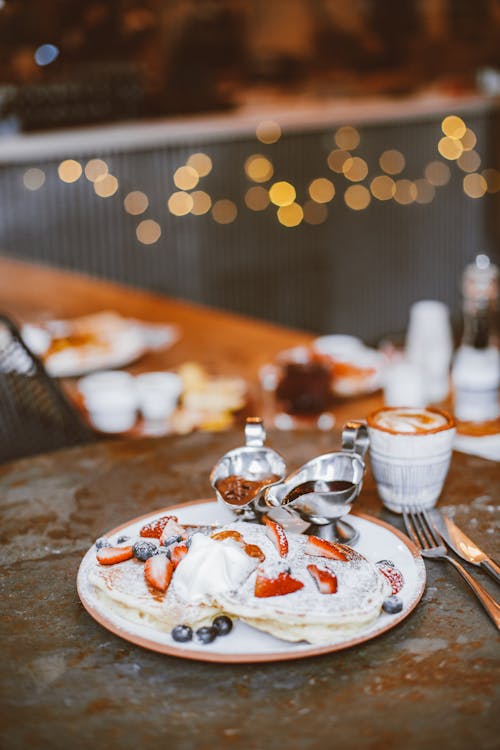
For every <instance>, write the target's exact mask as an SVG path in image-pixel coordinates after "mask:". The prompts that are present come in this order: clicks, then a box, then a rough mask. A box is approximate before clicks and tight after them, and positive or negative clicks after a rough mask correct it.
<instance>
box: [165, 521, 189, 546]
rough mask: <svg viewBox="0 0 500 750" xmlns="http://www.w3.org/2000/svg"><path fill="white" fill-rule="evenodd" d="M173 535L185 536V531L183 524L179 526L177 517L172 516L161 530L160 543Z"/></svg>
mask: <svg viewBox="0 0 500 750" xmlns="http://www.w3.org/2000/svg"><path fill="white" fill-rule="evenodd" d="M175 536H182V537H184V538H185V537H186V536H187V533H186V529H185V528H184V526H181V524H180V523H177V519H176V518H173V517H172V518H169V519H168V521H167V523H166V524H165V526H164V528H163V531H162V532H161V536H160V544H163V542H164V541H166V540H167V539H169V538H171V537H175Z"/></svg>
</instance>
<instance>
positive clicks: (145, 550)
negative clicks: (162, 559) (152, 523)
mask: <svg viewBox="0 0 500 750" xmlns="http://www.w3.org/2000/svg"><path fill="white" fill-rule="evenodd" d="M157 553H158V547H157V546H156V544H154V543H153V542H147V541H146V540H142V539H141V541H139V542H136V543H135V544H134V555H135V556H136V557H137V559H138V560H142V561H143V562H144V561H145V560H149V558H150V557H153V555H156V554H157Z"/></svg>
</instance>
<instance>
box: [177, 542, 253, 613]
mask: <svg viewBox="0 0 500 750" xmlns="http://www.w3.org/2000/svg"><path fill="white" fill-rule="evenodd" d="M257 564H258V560H256V559H255V558H251V557H249V556H248V555H247V554H246V553H245V552H244V551H243V549H242V548H241V547H240V546H239V544H238V543H237V542H235V541H234V540H232V539H224V540H223V541H216V540H215V539H210V537H207V536H205V535H204V534H194V535H193V536H192V538H191V546H190V548H189V553H188V554H187V555H186V556H185V557H183V559H182V560H181V562H180V563H179V565H178V566H177V569H176V571H175V575H174V577H173V581H172V583H173V586H174V589H175V591H176V593H177V594H178V595H179V596H180V597H181V598H182V599H184V600H185V601H187V602H192V603H193V604H201V603H202V602H206V601H207V600H211V599H212V598H214V597H215V596H216V595H217V594H219V593H222V592H228V591H233V590H234V589H237V588H238V587H239V586H240V585H241V584H242V583H243V582H244V581H245V580H246V578H247V577H248V576H249V575H250V573H251V572H252V571H253V570H254V569H255V568H256V567H257Z"/></svg>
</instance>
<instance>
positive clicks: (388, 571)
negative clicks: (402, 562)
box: [375, 560, 405, 594]
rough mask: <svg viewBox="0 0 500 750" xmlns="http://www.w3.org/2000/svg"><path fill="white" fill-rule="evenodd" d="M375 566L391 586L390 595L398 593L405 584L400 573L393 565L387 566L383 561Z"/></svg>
mask: <svg viewBox="0 0 500 750" xmlns="http://www.w3.org/2000/svg"><path fill="white" fill-rule="evenodd" d="M375 565H376V566H377V568H378V569H379V570H380V572H381V573H382V575H384V576H385V577H386V578H387V580H388V581H389V583H390V584H391V589H392V593H393V594H397V593H399V592H400V591H401V589H402V588H403V586H404V584H405V581H404V578H403V574H402V573H401V571H400V570H398V568H395V567H394V565H389V564H388V563H387V561H385V560H381V561H380V562H378V563H375Z"/></svg>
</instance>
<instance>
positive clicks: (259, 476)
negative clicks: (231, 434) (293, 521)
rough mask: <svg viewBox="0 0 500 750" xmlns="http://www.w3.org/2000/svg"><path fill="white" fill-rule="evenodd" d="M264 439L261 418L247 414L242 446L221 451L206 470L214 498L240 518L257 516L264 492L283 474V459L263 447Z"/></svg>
mask: <svg viewBox="0 0 500 750" xmlns="http://www.w3.org/2000/svg"><path fill="white" fill-rule="evenodd" d="M265 440H266V431H265V429H264V424H263V422H262V419H260V417H248V418H247V420H246V424H245V445H243V446H241V447H240V448H234V449H233V450H231V451H228V453H225V454H224V455H223V456H222V458H221V459H219V461H217V463H216V464H215V466H214V468H213V469H212V471H211V473H210V483H211V485H212V487H213V488H214V489H215V494H216V496H217V499H218V500H219V501H220V502H222V503H223V504H224V505H226V506H227V507H229V508H231V510H232V511H233V512H234V513H235V514H236V515H237V516H238V518H239V519H240V520H242V521H255V520H257V519H258V518H260V515H261V514H260V513H259V512H258V511H257V509H256V505H257V503H259V501H261V499H262V495H263V493H264V491H265V490H266V489H268V488H270V487H272V486H273V485H275V484H278V483H280V482H282V481H283V479H284V477H285V474H286V464H285V460H284V458H283V457H282V456H280V454H279V453H277V452H276V451H275V450H273V449H272V448H267V447H266V446H265V445H264V443H265ZM266 510H267V507H266Z"/></svg>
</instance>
